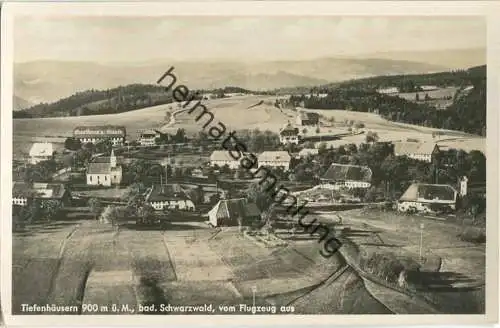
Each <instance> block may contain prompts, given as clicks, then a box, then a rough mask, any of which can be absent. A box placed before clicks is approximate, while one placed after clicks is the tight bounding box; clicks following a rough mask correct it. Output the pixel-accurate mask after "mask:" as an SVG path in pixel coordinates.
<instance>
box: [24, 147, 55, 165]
mask: <svg viewBox="0 0 500 328" xmlns="http://www.w3.org/2000/svg"><path fill="white" fill-rule="evenodd" d="M29 156H30V163H31V164H37V163H40V162H43V161H48V160H51V159H52V158H53V157H54V147H53V146H52V144H51V143H50V142H37V143H34V144H33V146H31V149H30V152H29Z"/></svg>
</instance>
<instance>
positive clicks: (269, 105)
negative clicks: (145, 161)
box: [13, 96, 486, 156]
mask: <svg viewBox="0 0 500 328" xmlns="http://www.w3.org/2000/svg"><path fill="white" fill-rule="evenodd" d="M274 99H275V97H270V96H237V97H232V98H225V99H214V100H206V101H203V102H202V104H204V105H205V106H206V107H207V109H209V110H210V111H212V112H213V113H214V116H215V118H214V121H213V123H212V124H216V123H217V122H219V121H220V122H222V123H223V124H224V125H226V127H227V128H228V130H229V129H234V130H241V129H260V130H271V131H274V132H278V131H279V129H280V128H281V127H283V125H284V124H286V123H287V122H292V123H294V121H295V115H296V112H294V111H292V110H289V109H283V110H281V109H278V108H276V107H274V106H273V101H274ZM257 104H258V105H257ZM176 106H177V105H175V104H167V105H160V106H155V107H150V108H145V109H140V110H135V111H130V112H126V113H120V114H108V115H94V116H79V117H60V118H41V119H15V120H14V122H13V123H14V150H15V154H16V156H19V155H20V154H22V153H23V152H24V153H26V152H27V151H29V147H30V145H31V143H32V142H35V141H41V139H44V140H47V141H49V142H56V143H57V144H56V145H57V146H56V147H58V148H57V149H61V148H62V146H63V145H62V143H63V142H64V139H65V138H66V137H68V136H71V134H72V131H73V129H74V128H75V127H76V126H78V125H102V124H116V125H124V126H125V127H126V129H127V134H128V136H129V139H135V138H136V136H137V131H138V130H140V129H145V128H163V130H164V131H170V132H175V131H176V130H177V129H178V128H184V129H186V131H187V132H188V133H197V132H199V131H200V130H201V129H202V125H203V124H204V121H200V122H198V123H196V122H195V118H196V116H197V113H198V112H199V110H196V112H193V113H192V114H189V113H187V112H181V113H179V114H178V115H176V118H175V122H174V123H173V124H170V125H166V122H165V121H164V119H165V113H166V112H167V111H176V110H178V109H179V108H178V107H176ZM308 111H312V112H317V113H320V114H322V115H323V116H325V117H332V116H333V117H334V118H335V120H336V121H337V122H343V121H344V120H346V119H347V120H354V121H361V122H363V123H364V124H365V125H366V128H365V129H364V130H365V131H374V132H377V133H378V135H379V137H380V140H382V141H383V140H387V141H390V140H405V139H406V138H414V139H418V140H421V141H432V140H433V138H432V132H434V131H441V132H443V134H444V135H442V136H440V139H441V140H445V139H446V140H447V141H443V142H442V143H443V144H446V145H448V146H450V147H463V148H464V149H465V150H467V151H469V150H472V149H478V150H481V151H483V152H485V148H486V139H485V138H481V137H476V136H471V135H469V134H466V133H463V132H459V131H445V130H440V129H435V128H428V127H421V126H415V125H411V124H404V123H396V122H390V121H387V120H385V119H383V118H381V117H380V116H378V115H376V114H372V113H362V112H353V111H345V110H313V109H311V110H308ZM203 120H204V119H203ZM309 130H310V131H309ZM329 130H332V132H329ZM308 132H309V133H310V134H311V135H315V132H313V129H312V128H308ZM345 132H346V131H345V128H341V129H340V128H336V127H335V128H324V129H322V131H321V133H325V134H330V133H345ZM452 139H453V140H452ZM364 140H365V135H363V134H361V135H356V136H349V137H345V138H343V139H342V140H340V141H331V142H328V143H331V144H336V143H342V144H345V143H361V142H363V141H364ZM436 140H437V139H436Z"/></svg>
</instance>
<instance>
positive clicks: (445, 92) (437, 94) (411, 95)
mask: <svg viewBox="0 0 500 328" xmlns="http://www.w3.org/2000/svg"><path fill="white" fill-rule="evenodd" d="M458 89H459V88H457V87H448V88H439V89H436V90H430V91H419V92H401V93H398V94H396V95H397V96H398V97H400V98H403V99H406V100H408V101H415V98H416V95H417V94H418V95H419V97H420V100H423V99H424V97H425V95H428V96H429V97H431V98H434V99H442V98H447V97H452V98H453V97H454V96H455V94H456V93H457V91H458Z"/></svg>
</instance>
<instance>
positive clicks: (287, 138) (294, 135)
mask: <svg viewBox="0 0 500 328" xmlns="http://www.w3.org/2000/svg"><path fill="white" fill-rule="evenodd" d="M280 142H281V144H283V145H287V144H295V145H298V144H299V129H298V128H294V127H292V125H291V124H287V125H286V126H285V127H284V128H283V129H281V131H280Z"/></svg>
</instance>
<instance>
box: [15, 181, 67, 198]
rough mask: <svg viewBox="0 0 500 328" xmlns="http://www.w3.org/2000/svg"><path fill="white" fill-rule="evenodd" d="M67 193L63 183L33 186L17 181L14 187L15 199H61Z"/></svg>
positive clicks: (35, 184)
mask: <svg viewBox="0 0 500 328" xmlns="http://www.w3.org/2000/svg"><path fill="white" fill-rule="evenodd" d="M65 191H66V189H65V187H64V185H63V184H62V183H40V182H34V183H32V184H30V183H26V182H19V181H15V182H14V183H13V185H12V196H13V197H35V198H46V199H60V198H62V197H63V196H64V192H65Z"/></svg>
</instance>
